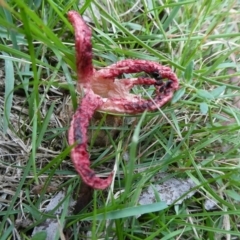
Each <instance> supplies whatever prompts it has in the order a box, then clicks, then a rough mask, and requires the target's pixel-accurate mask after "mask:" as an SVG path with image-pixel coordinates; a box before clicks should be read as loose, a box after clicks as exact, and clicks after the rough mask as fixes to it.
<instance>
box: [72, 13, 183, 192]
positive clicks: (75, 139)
mask: <svg viewBox="0 0 240 240" xmlns="http://www.w3.org/2000/svg"><path fill="white" fill-rule="evenodd" d="M68 18H69V21H70V22H71V23H72V25H73V27H74V29H75V48H76V64H77V76H78V89H79V90H80V89H81V90H82V91H83V92H84V96H83V98H82V99H81V101H80V104H79V107H78V109H77V110H76V112H75V114H74V115H73V117H72V121H71V126H70V129H69V133H68V140H69V144H70V145H74V144H75V146H74V148H73V149H72V150H71V158H72V161H73V164H74V166H75V169H76V171H77V172H78V173H79V174H80V176H81V177H82V180H83V181H84V182H85V183H86V184H87V185H89V186H91V187H92V188H95V189H105V188H106V187H108V186H109V185H110V184H111V182H112V178H113V173H111V174H110V175H109V176H108V178H106V179H102V178H99V177H97V176H96V175H95V172H94V171H93V170H92V169H90V161H89V155H88V152H87V128H88V125H89V121H90V119H91V118H92V116H93V114H94V112H95V111H96V110H101V111H105V112H108V113H128V114H136V113H141V112H144V111H145V110H147V111H154V110H157V109H158V108H160V107H161V106H162V105H164V104H165V103H167V102H168V101H169V100H170V99H171V98H172V96H173V93H174V91H175V90H176V89H178V86H179V84H178V79H177V77H176V75H175V74H174V73H173V72H172V70H171V69H170V68H169V67H165V66H162V65H160V64H158V63H156V62H152V61H146V60H133V59H126V60H122V61H119V62H117V63H115V64H112V65H110V66H108V67H105V68H103V69H101V70H98V71H97V70H95V69H94V67H93V65H92V43H91V35H92V33H91V30H90V29H89V27H88V26H87V25H86V23H85V22H84V20H83V19H82V17H81V16H80V15H79V14H78V13H77V12H75V11H70V12H69V13H68ZM139 72H145V73H147V74H148V75H149V76H151V77H139V78H127V79H118V78H117V77H118V76H120V75H122V74H124V73H139ZM164 79H167V81H163V80H164ZM134 85H154V86H155V88H156V92H155V97H154V98H153V99H148V100H147V99H143V98H141V96H137V95H134V94H131V93H130V92H129V91H130V90H131V88H132V87H133V86H134Z"/></svg>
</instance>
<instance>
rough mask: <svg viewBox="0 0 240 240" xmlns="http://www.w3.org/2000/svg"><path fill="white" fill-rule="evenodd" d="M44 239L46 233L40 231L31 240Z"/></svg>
mask: <svg viewBox="0 0 240 240" xmlns="http://www.w3.org/2000/svg"><path fill="white" fill-rule="evenodd" d="M46 237H47V233H46V232H43V231H42V232H38V233H36V234H34V236H33V237H32V240H45V239H46Z"/></svg>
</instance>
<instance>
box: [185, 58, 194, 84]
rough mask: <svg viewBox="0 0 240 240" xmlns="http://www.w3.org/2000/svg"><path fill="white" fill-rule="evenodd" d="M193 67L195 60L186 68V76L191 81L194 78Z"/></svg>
mask: <svg viewBox="0 0 240 240" xmlns="http://www.w3.org/2000/svg"><path fill="white" fill-rule="evenodd" d="M193 67H194V63H193V61H191V62H190V63H189V64H188V65H187V67H186V70H185V72H184V78H185V79H186V80H187V81H188V82H189V81H191V80H192V75H193Z"/></svg>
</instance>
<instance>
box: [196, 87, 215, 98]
mask: <svg viewBox="0 0 240 240" xmlns="http://www.w3.org/2000/svg"><path fill="white" fill-rule="evenodd" d="M197 95H198V96H199V97H201V98H203V99H211V100H212V99H214V96H213V95H212V94H211V93H210V92H208V91H206V90H204V89H199V90H197Z"/></svg>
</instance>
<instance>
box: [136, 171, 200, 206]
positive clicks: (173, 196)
mask: <svg viewBox="0 0 240 240" xmlns="http://www.w3.org/2000/svg"><path fill="white" fill-rule="evenodd" d="M158 177H159V178H161V179H162V178H166V177H167V175H166V174H164V173H161V174H159V175H158ZM193 187H195V183H194V182H193V181H192V179H190V178H188V179H176V178H170V179H168V180H166V181H165V182H164V183H162V184H153V185H151V186H149V187H148V188H147V189H146V190H145V191H143V192H142V194H141V195H140V198H139V204H141V205H146V204H150V203H154V202H156V201H157V200H156V193H158V194H159V196H157V197H159V199H160V200H161V201H163V202H166V203H167V204H168V205H171V204H172V203H173V202H175V201H176V200H177V199H179V198H181V196H183V195H184V194H185V193H186V192H188V191H190V190H191V189H192V188H193ZM195 192H196V191H195V190H194V191H191V192H189V193H188V194H187V195H186V196H185V197H183V198H181V199H179V200H178V201H177V202H176V203H175V204H181V203H182V202H183V200H184V199H187V198H190V197H191V196H193V195H194V193H195Z"/></svg>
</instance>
